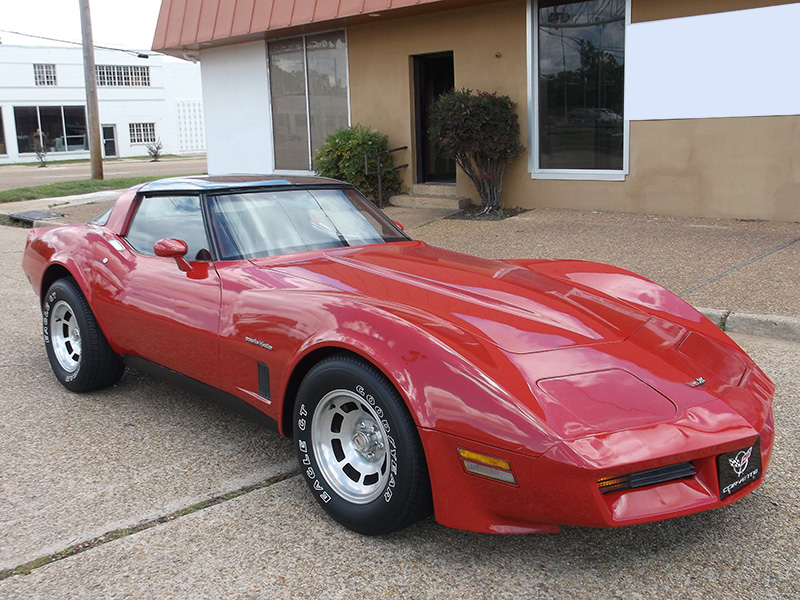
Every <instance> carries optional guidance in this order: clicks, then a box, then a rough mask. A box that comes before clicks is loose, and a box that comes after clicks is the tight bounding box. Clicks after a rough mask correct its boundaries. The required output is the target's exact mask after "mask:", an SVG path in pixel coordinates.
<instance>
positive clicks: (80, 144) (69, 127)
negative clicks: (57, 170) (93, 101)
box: [64, 106, 89, 150]
mask: <svg viewBox="0 0 800 600" xmlns="http://www.w3.org/2000/svg"><path fill="white" fill-rule="evenodd" d="M64 131H65V134H66V138H65V141H64V143H65V146H66V149H67V150H88V149H89V143H88V140H87V133H86V109H85V108H84V107H83V106H65V107H64Z"/></svg>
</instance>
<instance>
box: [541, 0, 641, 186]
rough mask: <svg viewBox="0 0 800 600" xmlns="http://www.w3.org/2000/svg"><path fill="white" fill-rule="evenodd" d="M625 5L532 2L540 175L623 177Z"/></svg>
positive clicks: (601, 0) (622, 1)
mask: <svg viewBox="0 0 800 600" xmlns="http://www.w3.org/2000/svg"><path fill="white" fill-rule="evenodd" d="M626 4H627V0H588V1H585V2H580V1H569V0H538V2H537V1H534V7H535V9H534V10H533V11H532V14H533V15H534V16H533V20H534V23H533V26H532V29H533V33H534V36H533V37H534V53H533V56H534V61H533V68H534V70H535V73H533V74H532V79H533V83H534V90H533V93H532V95H531V98H532V102H533V105H534V106H533V115H532V116H533V119H532V123H533V124H534V130H535V131H534V134H533V139H532V144H531V146H532V148H533V153H532V160H533V172H534V176H543V177H547V176H555V177H567V178H568V177H569V176H570V175H572V176H574V177H576V178H598V179H602V178H609V179H619V178H621V177H622V176H623V174H624V172H625V170H626V168H627V160H626V151H627V128H626V127H625V122H624V114H625V102H624V72H625V23H626V12H627V7H626Z"/></svg>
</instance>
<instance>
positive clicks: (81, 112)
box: [0, 44, 205, 164]
mask: <svg viewBox="0 0 800 600" xmlns="http://www.w3.org/2000/svg"><path fill="white" fill-rule="evenodd" d="M95 62H96V81H97V92H98V107H99V113H100V126H101V130H102V135H103V143H102V147H103V156H105V157H125V156H147V144H150V143H156V142H158V141H161V143H162V144H163V150H162V152H163V153H165V154H185V153H191V152H204V151H205V130H204V124H203V102H202V86H201V82H200V68H199V66H198V65H196V64H192V63H190V62H187V61H184V60H177V59H175V58H172V57H169V56H160V55H155V56H150V57H149V58H140V57H137V56H136V55H135V54H128V53H124V52H119V51H110V50H101V49H97V50H95ZM86 118H87V117H86V92H85V88H84V72H83V53H82V49H81V48H80V47H75V48H60V47H33V46H8V45H2V44H0V164H2V163H17V162H31V161H35V160H36V153H37V151H39V152H41V151H45V152H46V153H47V154H46V156H47V161H48V162H50V161H57V160H59V159H74V158H88V156H89V150H88V148H89V146H88V140H87V127H86Z"/></svg>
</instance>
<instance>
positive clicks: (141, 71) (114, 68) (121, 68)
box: [95, 65, 150, 87]
mask: <svg viewBox="0 0 800 600" xmlns="http://www.w3.org/2000/svg"><path fill="white" fill-rule="evenodd" d="M95 71H96V72H97V85H98V86H100V87H150V67H134V66H128V65H97V66H95Z"/></svg>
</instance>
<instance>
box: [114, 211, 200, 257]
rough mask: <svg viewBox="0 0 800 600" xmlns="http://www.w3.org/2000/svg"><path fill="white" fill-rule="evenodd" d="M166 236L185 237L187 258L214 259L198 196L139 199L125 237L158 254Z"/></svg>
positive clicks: (138, 247) (141, 249) (145, 251)
mask: <svg viewBox="0 0 800 600" xmlns="http://www.w3.org/2000/svg"><path fill="white" fill-rule="evenodd" d="M164 238H175V239H178V240H183V241H184V242H186V245H187V246H188V248H189V251H188V252H187V253H186V259H187V260H211V254H210V253H209V250H208V249H209V248H210V245H209V243H208V236H207V235H206V229H205V226H204V225H203V211H202V210H201V209H200V198H199V197H198V196H146V197H144V198H142V199H141V200H140V201H139V206H138V207H137V209H136V213H135V214H134V215H133V219H132V220H131V224H130V226H129V227H128V232H127V234H126V235H125V239H126V240H127V241H128V243H129V244H130V245H131V246H132V247H133V248H134V249H135V250H136V251H138V252H141V253H142V254H150V255H154V254H155V253H154V251H153V246H154V245H155V243H156V242H157V241H158V240H160V239H164Z"/></svg>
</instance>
